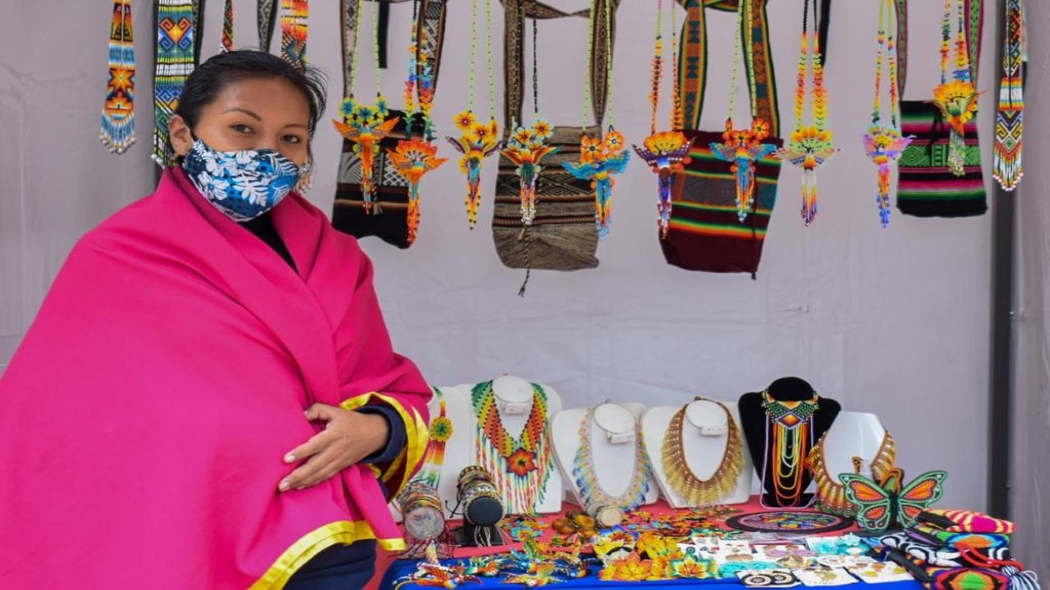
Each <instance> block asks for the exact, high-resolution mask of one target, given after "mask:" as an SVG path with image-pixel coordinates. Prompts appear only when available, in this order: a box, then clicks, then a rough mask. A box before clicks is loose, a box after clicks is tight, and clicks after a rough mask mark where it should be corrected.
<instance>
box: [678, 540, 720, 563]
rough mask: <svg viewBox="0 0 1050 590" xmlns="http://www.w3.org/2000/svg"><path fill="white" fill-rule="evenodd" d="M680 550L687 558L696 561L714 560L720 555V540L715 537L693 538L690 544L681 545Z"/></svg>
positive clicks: (679, 545)
mask: <svg viewBox="0 0 1050 590" xmlns="http://www.w3.org/2000/svg"><path fill="white" fill-rule="evenodd" d="M678 548H679V549H680V550H681V551H682V553H683V554H685V556H686V557H693V558H694V559H714V556H715V554H716V553H718V539H717V538H715V537H693V538H691V539H690V540H689V542H688V543H679V544H678Z"/></svg>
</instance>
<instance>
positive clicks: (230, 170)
mask: <svg viewBox="0 0 1050 590" xmlns="http://www.w3.org/2000/svg"><path fill="white" fill-rule="evenodd" d="M182 168H183V169H184V170H185V171H186V174H187V176H189V177H190V181H191V182H193V185H194V186H196V187H197V190H199V191H200V192H201V194H203V195H204V196H205V197H206V198H207V199H208V201H210V202H211V204H212V205H215V207H216V208H218V209H219V210H220V211H222V212H223V213H225V214H226V215H227V216H229V217H230V219H233V220H234V221H248V220H250V219H255V218H256V217H258V216H260V215H262V214H263V213H266V212H267V211H269V210H270V209H273V208H274V207H276V206H277V204H278V203H280V202H281V200H282V199H284V198H285V197H286V196H288V193H290V192H291V191H292V189H293V188H295V185H296V183H298V182H299V178H300V177H302V176H303V175H304V174H306V173H307V172H308V170H309V164H307V165H306V166H303V168H300V167H299V166H297V165H296V164H295V162H292V161H291V160H289V159H288V158H286V157H285V156H283V155H281V154H280V153H278V152H275V151H274V150H269V149H262V150H244V151H239V152H219V151H215V150H213V149H211V148H210V147H208V146H207V144H205V143H204V142H203V141H201V140H200V139H197V140H194V142H193V147H192V148H190V151H189V153H187V154H186V156H185V157H184V158H183V159H182Z"/></svg>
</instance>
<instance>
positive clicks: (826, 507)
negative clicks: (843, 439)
mask: <svg viewBox="0 0 1050 590" xmlns="http://www.w3.org/2000/svg"><path fill="white" fill-rule="evenodd" d="M829 432H830V431H829ZM827 438H828V433H826V432H825V433H824V435H823V436H821V437H820V440H819V441H817V444H816V446H815V447H813V450H812V451H810V453H809V456H808V457H807V458H806V466H807V467H808V468H809V471H810V473H812V474H813V482H814V483H815V484H817V501H818V504H817V508H818V509H819V510H820V511H821V512H827V513H830V514H838V515H839V516H855V515H856V514H857V506H856V505H855V504H853V503H852V502H850V501H849V500H848V499H846V486H844V485H842V484H841V483H840V482H839V481H838V474H836V475H834V476H832V475H831V474H830V473H828V469H827V459H826V458H825V456H824V445H825V441H826V440H827ZM896 458H897V446H896V443H895V442H894V440H893V437H892V436H890V433H889V431H886V433H885V434H883V435H882V444H881V445H879V450H878V451H877V452H876V453H875V456H874V457H873V458H872V460H871V473H872V479H873V480H874V481H882V479H883V477H884V476H885V475H886V473H888V472H889V470H890V469H891V468H892V467H893V464H894V462H895V461H896ZM863 461H864V460H863V459H862V458H860V457H853V471H854V473H855V474H857V475H861V473H860V468H861V466H862V464H863Z"/></svg>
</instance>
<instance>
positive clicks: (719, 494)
mask: <svg viewBox="0 0 1050 590" xmlns="http://www.w3.org/2000/svg"><path fill="white" fill-rule="evenodd" d="M693 401H710V402H712V403H714V404H716V405H718V407H720V408H722V411H723V412H725V415H726V427H727V435H726V447H725V450H724V451H723V452H722V459H721V461H719V463H718V469H716V470H715V472H714V474H713V475H712V476H711V477H709V478H708V479H700V478H699V477H698V476H697V475H696V474H695V473H693V469H692V468H691V467H689V462H688V460H687V459H686V453H685V446H684V445H683V443H682V430H683V426H684V423H685V412H686V409H687V408H688V407H689V404H686V405H684V406H682V407H681V408H679V409H678V411H677V412H675V414H674V416H672V417H671V423H670V425H668V427H667V432H666V433H665V434H664V441H663V446H662V449H661V451H662V452H661V456H660V461H661V464H662V465H663V469H664V476H665V477H666V478H667V483H668V485H670V487H671V489H673V490H674V491H675V493H677V494H678V495H679V496H681V497H682V499H683V500H685V501H686V503H688V504H689V505H692V506H703V505H709V504H715V503H717V502H719V501H721V500H723V499H725V498H726V497H727V496H729V494H731V493H732V492H733V489H734V488H736V484H737V478H738V477H739V476H740V472H741V471H742V470H743V468H744V455H743V444H742V443H741V441H740V432H739V429H738V428H737V425H736V421H735V420H733V415H732V413H730V411H729V408H727V407H726V406H725V404H723V403H721V402H715V401H713V400H708V399H705V398H702V397H697V398H695V399H694V400H693Z"/></svg>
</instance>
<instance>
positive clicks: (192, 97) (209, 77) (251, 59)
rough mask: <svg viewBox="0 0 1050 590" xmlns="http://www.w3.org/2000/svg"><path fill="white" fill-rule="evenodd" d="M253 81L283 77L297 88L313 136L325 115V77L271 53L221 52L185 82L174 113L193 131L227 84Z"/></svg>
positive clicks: (251, 51)
mask: <svg viewBox="0 0 1050 590" xmlns="http://www.w3.org/2000/svg"><path fill="white" fill-rule="evenodd" d="M250 78H282V79H284V80H287V81H289V82H291V83H292V85H294V86H295V87H296V88H298V89H299V90H300V91H301V92H302V93H303V96H304V97H306V102H307V103H309V105H310V123H309V130H310V135H311V136H313V133H314V129H316V128H317V121H318V120H320V118H321V115H322V114H324V107H325V81H324V75H323V74H322V73H321V71H320V70H318V69H316V68H313V67H310V66H308V65H305V64H303V65H302V66H297V65H292V64H291V63H289V62H287V61H285V60H283V59H281V58H280V57H277V56H276V55H274V54H272V53H267V52H265V51H258V50H255V49H238V50H237V51H229V52H227V53H220V54H218V55H215V56H213V57H211V58H210V59H208V60H207V61H205V62H204V63H202V64H201V65H199V66H197V67H196V69H194V70H193V73H191V74H190V76H189V77H188V78H187V79H186V87H185V88H184V89H183V91H182V96H181V97H180V98H179V106H178V107H177V108H176V109H175V114H176V115H179V116H180V117H182V118H183V120H185V121H186V125H188V126H189V128H190V129H191V130H192V129H193V128H194V127H195V126H196V125H197V120H198V119H199V118H200V113H201V109H203V108H204V107H205V106H206V105H208V104H210V103H211V102H212V101H214V100H215V97H216V96H218V94H219V93H220V92H222V89H223V88H225V87H226V85H228V84H230V83H232V82H236V81H238V80H245V79H250Z"/></svg>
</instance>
